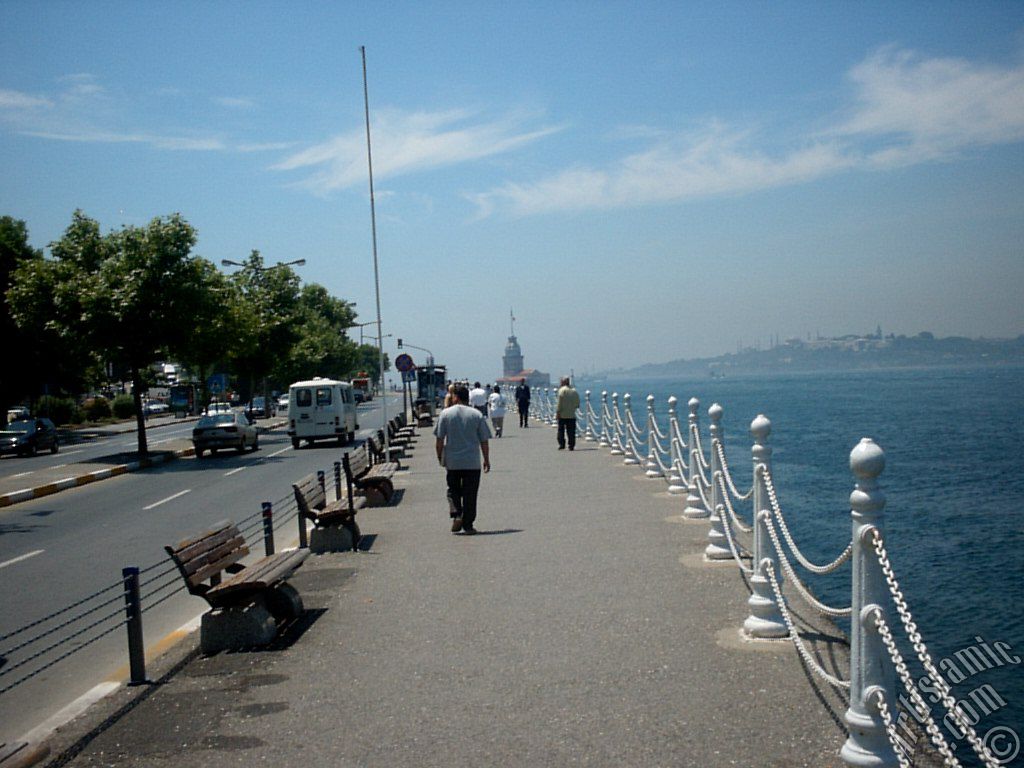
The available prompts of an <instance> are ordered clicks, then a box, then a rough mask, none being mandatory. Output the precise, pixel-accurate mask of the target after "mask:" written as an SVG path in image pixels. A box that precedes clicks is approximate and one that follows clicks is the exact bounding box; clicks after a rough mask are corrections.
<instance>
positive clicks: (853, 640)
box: [839, 437, 899, 768]
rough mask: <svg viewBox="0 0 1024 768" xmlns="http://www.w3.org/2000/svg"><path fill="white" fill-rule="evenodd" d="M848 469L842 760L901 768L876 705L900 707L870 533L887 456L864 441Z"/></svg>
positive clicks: (879, 512)
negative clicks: (849, 606)
mask: <svg viewBox="0 0 1024 768" xmlns="http://www.w3.org/2000/svg"><path fill="white" fill-rule="evenodd" d="M850 469H851V470H852V471H853V474H854V475H855V476H856V484H855V486H854V490H853V493H851V494H850V508H851V511H850V514H851V517H852V518H853V612H852V620H851V621H850V707H849V709H847V710H846V714H845V716H844V718H843V719H844V720H845V721H846V725H847V726H848V727H849V730H850V736H849V738H847V740H846V743H845V744H843V748H842V750H840V753H839V755H840V757H841V758H842V760H843V762H844V763H845V764H846V765H850V766H883V767H884V768H888V766H895V765H898V762H899V761H898V760H897V757H896V753H895V751H893V748H892V746H891V745H890V743H889V739H888V737H887V736H886V731H885V722H884V720H883V719H882V715H881V713H880V712H879V711H878V708H877V706H876V703H875V692H876V691H878V690H881V692H882V695H883V696H884V697H885V701H886V702H887V703H888V704H889V706H890V708H891V709H890V711H895V709H896V698H895V690H896V677H895V674H894V670H893V666H892V663H891V659H890V658H889V652H888V651H887V650H886V648H885V644H884V643H883V642H882V638H881V636H880V635H879V633H878V630H877V629H876V627H875V622H874V620H873V616H874V613H875V611H876V610H880V609H881V607H882V606H884V605H886V604H887V603H888V599H889V590H888V587H887V586H886V582H885V575H884V574H883V573H882V567H881V565H880V564H879V562H878V558H877V557H876V556H875V552H874V548H873V546H872V542H871V530H872V528H877V529H878V530H879V531H880V532H883V533H884V531H883V529H882V523H883V518H884V510H885V494H884V493H883V492H882V488H881V486H880V485H879V483H878V476H879V475H880V474H882V470H883V469H885V452H884V451H883V450H882V449H881V448H879V447H878V445H877V444H876V443H875V442H874V441H873V440H871V439H870V438H867V437H865V438H864V439H863V440H861V441H860V443H859V444H858V445H857V447H856V448H854V449H853V451H851V452H850Z"/></svg>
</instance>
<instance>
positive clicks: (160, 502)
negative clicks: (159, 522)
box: [142, 488, 192, 511]
mask: <svg viewBox="0 0 1024 768" xmlns="http://www.w3.org/2000/svg"><path fill="white" fill-rule="evenodd" d="M191 492H192V489H191V488H186V489H185V490H184V491H178V492H177V493H176V494H174V495H173V496H168V497H167V498H166V499H160V501H156V502H153V503H152V504H150V505H149V506H148V507H143V508H142V509H143V511H145V510H148V509H153V508H154V507H159V506H160V505H161V504H166V503H167V502H168V501H174V500H175V499H176V498H178V497H179V496H184V495H185V494H186V493H191Z"/></svg>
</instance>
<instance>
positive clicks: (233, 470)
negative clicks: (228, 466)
mask: <svg viewBox="0 0 1024 768" xmlns="http://www.w3.org/2000/svg"><path fill="white" fill-rule="evenodd" d="M291 449H292V447H291V446H290V445H286V446H285V447H284V448H282V449H281V450H279V451H274V452H273V453H270V454H267V455H266V456H260V457H259V458H258V459H256V461H254V462H253V463H252V464H246V465H245V466H241V467H235V468H234V469H232V470H229V471H228V472H225V473H224V477H231V476H232V475H233V474H235V473H236V472H241V471H242V470H243V469H248V468H249V467H254V466H256V465H257V464H259V463H261V462H263V461H266V460H267V459H272V458H274V457H275V456H279V455H280V454H282V453H284V452H285V451H290V450H291Z"/></svg>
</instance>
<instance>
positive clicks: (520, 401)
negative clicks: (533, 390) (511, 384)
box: [516, 379, 530, 427]
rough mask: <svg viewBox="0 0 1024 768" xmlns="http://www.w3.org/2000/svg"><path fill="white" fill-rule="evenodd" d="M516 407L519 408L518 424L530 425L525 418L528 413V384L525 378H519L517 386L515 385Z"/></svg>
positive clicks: (522, 425) (521, 425)
mask: <svg viewBox="0 0 1024 768" xmlns="http://www.w3.org/2000/svg"><path fill="white" fill-rule="evenodd" d="M516 407H517V408H518V409H519V426H520V427H528V426H530V423H529V421H528V420H527V418H528V417H529V415H530V385H529V384H527V383H526V379H520V380H519V386H518V387H516Z"/></svg>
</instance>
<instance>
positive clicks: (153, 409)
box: [142, 400, 170, 416]
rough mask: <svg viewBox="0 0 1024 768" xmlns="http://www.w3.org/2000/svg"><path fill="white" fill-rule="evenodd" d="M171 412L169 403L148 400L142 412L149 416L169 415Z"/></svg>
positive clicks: (143, 405)
mask: <svg viewBox="0 0 1024 768" xmlns="http://www.w3.org/2000/svg"><path fill="white" fill-rule="evenodd" d="M169 410H170V406H169V405H167V403H161V402H160V401H159V400H147V401H146V402H144V403H143V404H142V412H143V413H144V414H146V415H147V416H155V415H157V414H158V413H167V412H168V411H169Z"/></svg>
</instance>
